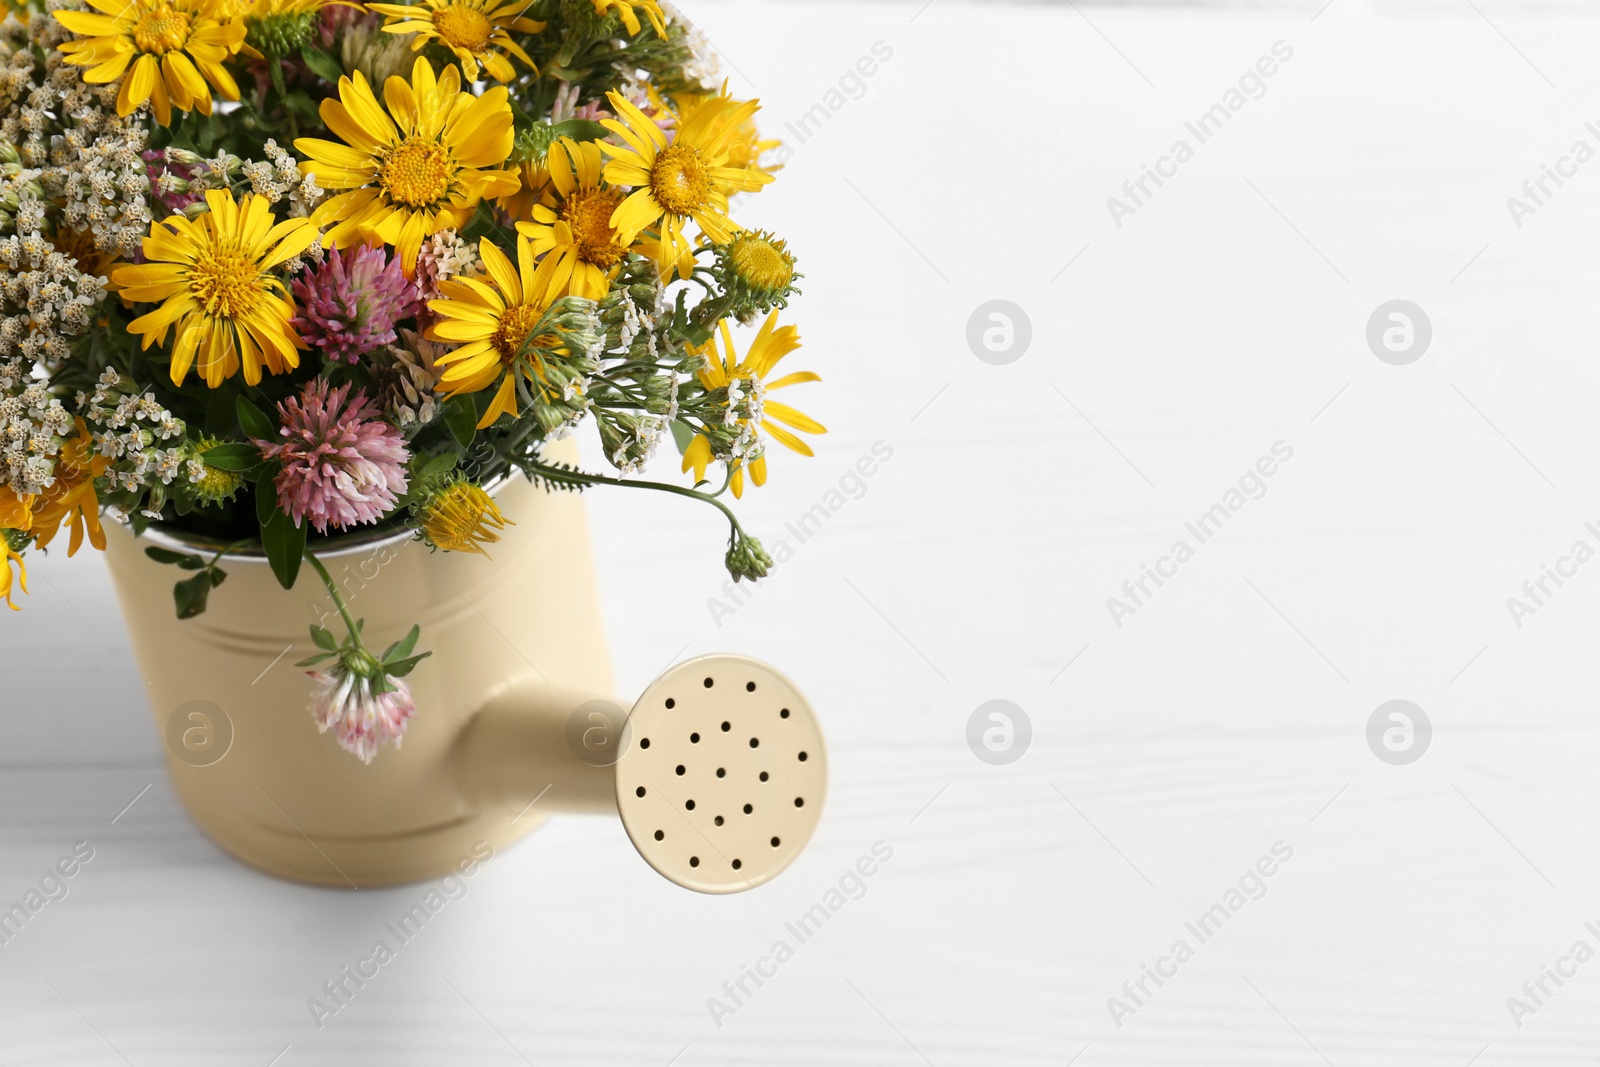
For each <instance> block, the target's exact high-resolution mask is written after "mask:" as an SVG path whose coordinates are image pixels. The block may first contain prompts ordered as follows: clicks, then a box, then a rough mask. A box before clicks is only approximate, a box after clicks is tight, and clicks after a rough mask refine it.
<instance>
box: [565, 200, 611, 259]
mask: <svg viewBox="0 0 1600 1067" xmlns="http://www.w3.org/2000/svg"><path fill="white" fill-rule="evenodd" d="M621 202H622V193H621V192H620V191H619V190H616V189H586V190H581V191H579V192H576V193H573V194H572V195H571V196H569V197H567V199H566V202H565V203H563V204H562V205H561V221H562V222H565V223H566V224H567V225H568V226H570V227H571V228H572V239H573V240H574V241H575V242H577V245H578V258H579V259H581V260H583V261H584V262H585V263H592V264H594V265H595V266H597V267H600V268H602V269H608V268H610V267H614V266H616V264H617V263H618V262H619V261H620V260H621V259H622V256H623V253H624V252H626V251H627V250H626V249H624V248H621V247H619V246H618V245H617V241H616V237H617V231H616V230H615V229H613V228H612V226H611V215H612V213H613V212H614V211H616V210H617V205H618V204H620V203H621Z"/></svg>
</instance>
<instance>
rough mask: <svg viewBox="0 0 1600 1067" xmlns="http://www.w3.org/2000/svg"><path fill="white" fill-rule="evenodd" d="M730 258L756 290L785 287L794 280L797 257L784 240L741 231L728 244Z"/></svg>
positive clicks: (734, 267)
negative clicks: (787, 248) (775, 241)
mask: <svg viewBox="0 0 1600 1067" xmlns="http://www.w3.org/2000/svg"><path fill="white" fill-rule="evenodd" d="M728 258H729V259H730V260H732V261H733V269H734V270H735V271H736V272H738V275H739V277H740V278H743V279H744V280H745V281H746V282H747V283H749V284H750V285H752V286H754V287H756V288H757V289H785V288H788V285H789V283H790V282H791V281H793V280H794V257H792V256H790V255H789V253H788V252H787V251H786V250H785V249H784V247H783V245H782V243H781V242H779V243H776V244H775V243H773V242H772V241H769V240H767V239H766V238H765V237H759V236H757V235H755V234H749V233H747V234H741V235H739V236H738V237H736V238H734V239H733V243H732V244H731V245H730V246H729V248H728Z"/></svg>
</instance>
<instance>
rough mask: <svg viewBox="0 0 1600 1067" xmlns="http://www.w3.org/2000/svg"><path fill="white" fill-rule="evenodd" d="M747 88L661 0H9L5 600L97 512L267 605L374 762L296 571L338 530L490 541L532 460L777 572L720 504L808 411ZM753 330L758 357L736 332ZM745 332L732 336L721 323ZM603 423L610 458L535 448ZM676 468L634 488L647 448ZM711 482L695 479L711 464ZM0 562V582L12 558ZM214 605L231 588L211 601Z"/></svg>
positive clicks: (201, 582) (2, 135)
mask: <svg viewBox="0 0 1600 1067" xmlns="http://www.w3.org/2000/svg"><path fill="white" fill-rule="evenodd" d="M757 106H758V105H757V103H756V102H755V101H740V100H737V99H734V98H733V97H732V96H730V95H729V93H728V92H727V89H726V86H725V85H723V84H720V83H719V82H718V81H717V79H716V77H715V65H714V62H713V60H712V59H711V57H710V55H709V53H708V51H707V49H706V47H705V45H704V42H703V40H702V39H701V37H700V36H699V34H698V33H696V31H695V30H694V29H693V28H692V27H691V26H690V25H689V24H688V23H687V22H686V21H685V20H684V18H683V17H682V15H680V14H679V13H678V12H677V11H675V10H673V9H672V8H671V6H670V5H667V4H663V3H657V2H654V0H639V2H632V3H629V2H624V0H417V2H416V3H414V4H410V5H407V4H400V3H367V4H362V3H354V2H350V0H28V3H27V4H25V5H24V6H22V7H18V8H14V9H11V10H10V11H9V12H8V13H7V14H5V18H4V22H3V23H0V598H4V599H5V601H6V602H7V604H9V605H10V606H11V607H12V608H16V607H18V606H19V605H18V604H17V603H16V602H15V599H14V596H15V595H14V593H13V583H15V585H16V588H17V589H18V590H19V591H20V592H22V593H25V592H26V590H27V569H26V563H27V556H28V555H29V553H31V552H34V551H43V550H45V549H47V548H48V547H50V546H51V545H52V544H55V543H56V539H57V538H58V537H59V536H60V534H61V532H62V531H63V530H66V531H68V545H67V553H68V555H71V554H73V553H75V552H76V551H77V550H78V549H79V548H80V547H81V546H82V544H83V542H84V541H85V540H87V541H88V542H89V543H90V544H91V545H93V546H94V547H96V548H103V547H104V544H105V535H104V531H103V527H102V522H103V521H106V520H110V521H118V522H126V523H127V524H129V525H130V526H131V527H132V528H133V530H134V531H136V532H139V531H143V530H144V529H146V528H147V527H149V526H152V525H155V526H158V527H161V528H164V529H166V530H168V531H172V532H176V533H177V534H178V535H179V536H180V538H182V539H183V540H184V541H185V542H186V543H188V544H193V545H205V546H207V547H212V548H215V550H216V555H215V556H212V557H211V558H209V559H207V558H205V556H202V555H195V554H190V553H185V552H178V551H172V550H168V549H163V548H151V549H148V550H147V551H148V554H149V555H151V557H152V558H154V559H156V560H158V561H160V562H164V563H171V564H173V565H175V566H176V567H177V568H179V569H180V571H187V572H190V574H189V576H188V577H182V576H181V575H180V577H182V580H181V581H178V582H177V584H176V587H175V594H174V597H175V603H176V608H177V611H178V613H179V615H180V616H184V617H188V616H192V615H196V614H199V613H200V612H202V611H204V610H205V606H206V600H207V596H208V594H209V593H210V592H211V590H212V589H213V587H214V586H217V585H219V584H220V583H221V582H222V579H223V577H224V574H223V572H222V570H221V569H220V568H219V566H218V563H219V561H220V560H221V559H222V557H223V556H225V555H226V554H228V553H229V552H240V551H258V552H261V553H263V554H264V555H265V556H266V558H267V559H268V560H269V562H270V563H271V566H272V568H273V570H274V572H275V574H276V575H277V577H278V580H279V581H280V582H281V583H282V585H283V586H284V587H285V588H289V587H291V586H293V584H294V583H295V581H296V580H297V579H298V577H299V576H300V573H301V566H302V563H308V564H309V565H310V568H311V569H312V571H314V572H315V574H316V575H317V576H318V577H319V578H320V579H321V580H322V581H323V583H324V584H326V586H327V588H328V592H329V594H330V596H332V597H333V599H334V602H335V603H336V604H337V605H339V607H340V609H341V616H342V618H343V622H344V628H345V633H344V634H343V636H342V637H336V636H335V635H334V634H333V633H331V632H329V631H327V630H323V629H321V628H319V627H313V629H312V638H313V640H314V641H315V642H316V644H317V645H318V646H319V648H320V649H321V650H322V651H321V654H320V655H318V656H316V657H313V659H312V660H308V661H306V664H305V665H306V666H311V667H316V668H317V670H315V671H313V672H312V676H313V678H314V679H315V683H314V693H313V699H312V708H313V711H314V713H315V714H316V716H317V719H318V722H319V725H320V726H321V727H322V728H323V729H325V730H326V729H332V730H334V731H335V733H336V736H337V737H338V739H339V741H340V743H341V744H343V745H344V746H345V747H346V748H347V749H349V750H351V751H352V752H355V753H356V754H358V755H360V756H361V757H362V758H364V759H367V760H370V759H371V758H372V756H373V754H374V753H375V752H376V750H377V747H378V745H379V744H381V743H383V742H385V741H390V742H393V743H396V744H398V743H399V740H400V736H401V733H402V731H403V730H404V728H405V724H406V721H407V719H409V718H410V717H411V716H412V715H413V714H414V708H413V706H412V702H411V697H410V693H409V690H408V689H407V686H406V682H405V681H404V677H405V675H406V674H407V673H408V672H409V671H410V670H411V668H412V667H413V666H415V664H416V663H417V661H418V660H420V659H421V658H422V655H425V653H418V652H417V651H416V645H417V641H418V636H419V635H418V633H417V631H416V630H415V629H413V630H412V632H411V634H410V635H409V636H408V637H407V638H406V639H405V640H403V641H401V642H399V643H397V644H396V645H395V646H393V647H391V648H389V649H387V650H384V651H382V652H379V651H376V650H373V649H369V648H367V647H366V646H365V645H364V644H363V642H362V638H361V629H360V625H359V623H358V622H356V621H355V620H353V619H351V618H350V616H349V614H348V612H346V611H344V610H343V602H342V601H341V600H340V599H339V591H338V589H337V588H336V587H335V586H334V584H333V582H332V581H331V580H330V579H329V577H328V574H327V572H326V570H325V569H324V568H323V566H322V564H321V563H320V562H318V560H317V551H318V548H319V546H321V545H324V544H326V543H328V539H331V538H335V537H338V536H340V535H341V534H346V533H348V532H350V531H356V530H368V531H369V532H380V533H381V532H383V531H385V530H394V531H404V530H409V531H411V532H412V533H413V534H414V536H415V537H417V538H419V539H421V540H422V541H424V542H426V543H427V544H428V545H429V546H431V547H432V548H435V549H439V550H443V551H451V552H475V553H482V554H487V552H486V547H485V546H491V545H493V544H494V542H495V541H496V540H498V531H501V530H503V529H504V528H505V526H506V524H508V523H513V522H515V516H514V515H506V514H502V513H501V511H500V509H499V508H498V507H497V506H496V503H495V501H494V499H493V496H492V491H493V489H494V487H495V486H496V485H498V484H499V483H500V482H502V481H503V480H504V479H505V478H507V477H509V476H512V475H515V474H520V475H522V476H526V477H529V478H532V479H534V480H536V481H538V482H540V483H542V484H544V485H547V486H549V487H552V488H557V489H581V488H584V487H586V486H590V485H598V484H605V485H619V486H634V487H642V488H649V489H653V490H657V491H665V492H671V493H676V494H678V495H681V496H687V497H692V498H696V499H699V500H702V501H704V502H707V503H710V504H711V505H713V506H715V507H716V508H718V509H720V510H721V512H722V513H723V514H724V515H725V516H726V517H727V519H728V521H729V524H730V535H729V541H728V547H727V552H726V562H727V567H728V570H729V571H730V572H731V573H732V575H733V577H734V578H736V579H750V580H754V579H757V578H759V577H761V576H763V575H764V574H765V573H766V571H767V569H768V567H769V566H770V564H771V560H770V559H769V558H768V557H767V555H766V553H765V552H764V551H763V550H762V547H761V545H760V544H759V543H758V542H757V541H756V539H755V538H753V537H751V536H749V535H748V534H746V533H745V532H744V530H743V529H742V528H741V526H740V525H739V522H738V520H737V518H735V517H734V514H733V512H732V511H731V510H730V509H729V508H728V506H727V504H726V503H725V502H724V500H723V497H724V494H725V493H726V492H727V491H729V490H731V492H732V494H733V496H735V497H738V496H740V495H741V494H742V492H743V490H744V487H745V482H746V480H747V478H748V480H749V481H750V482H753V483H754V484H755V485H758V486H759V485H761V484H763V483H764V482H765V480H766V475H767V465H766V455H765V448H766V444H767V442H768V441H769V440H770V441H777V442H779V443H781V444H783V445H785V446H787V447H788V448H790V449H793V450H795V451H797V452H800V453H802V454H806V455H809V454H810V449H809V447H808V446H807V445H806V444H805V442H804V441H803V440H802V438H801V436H800V435H801V434H816V433H821V432H823V427H822V426H820V425H818V424H817V423H816V422H814V421H813V420H811V419H810V418H808V417H807V416H805V415H803V414H801V413H800V412H799V411H797V410H795V409H794V408H791V407H788V406H786V405H784V404H781V403H779V402H777V401H775V400H769V399H768V398H767V392H768V390H773V389H778V388H782V387H786V386H790V385H796V384H801V383H805V382H810V381H815V380H817V376H816V375H815V374H812V373H810V372H806V371H795V372H786V373H782V374H778V375H775V374H774V371H775V369H776V368H777V365H778V363H779V362H780V361H781V360H782V359H783V358H784V357H785V356H786V355H788V354H789V353H790V352H792V351H793V350H794V349H796V348H797V347H799V343H800V342H799V336H798V333H797V332H796V330H795V328H794V327H793V326H792V325H785V324H780V323H779V321H778V319H779V313H780V310H781V309H783V308H785V307H786V306H787V301H788V299H789V297H790V296H791V295H793V294H794V292H795V291H796V290H795V283H796V281H797V279H798V278H799V275H798V274H797V273H796V270H795V261H794V257H793V255H792V254H791V253H790V251H789V250H788V248H787V246H786V244H785V242H784V241H783V240H781V239H779V238H778V237H777V236H775V235H773V234H771V233H768V232H764V231H753V230H747V229H744V228H742V227H741V226H740V225H739V224H738V223H736V222H735V221H733V219H732V217H731V216H730V213H729V205H730V200H732V199H733V198H736V197H738V196H741V195H744V194H753V193H756V192H758V191H760V190H761V189H762V188H763V187H764V186H765V185H766V184H768V183H769V182H771V181H772V180H773V173H772V172H773V170H775V169H776V168H775V167H774V166H772V165H770V164H764V163H763V159H764V158H765V157H767V156H768V155H769V154H770V153H771V151H772V150H773V149H774V148H775V147H776V146H777V142H774V141H766V140H762V139H761V137H760V134H759V133H758V132H757V127H756V123H755V114H756V111H757ZM735 327H740V328H744V327H748V328H750V330H751V331H753V333H752V335H750V336H747V337H739V334H741V333H743V332H744V331H743V329H741V330H739V331H736V330H735ZM736 338H738V339H736ZM584 424H589V425H592V426H593V429H594V431H595V432H597V433H598V434H599V439H600V442H601V444H602V446H603V452H604V455H605V458H606V460H608V461H609V463H610V464H611V466H612V467H614V468H615V470H614V471H610V472H596V471H586V470H582V469H578V468H574V467H572V466H570V465H566V464H561V463H557V462H554V461H550V460H547V459H546V458H545V457H544V455H543V448H544V444H545V442H547V441H551V440H554V439H557V438H561V437H563V436H566V435H567V434H569V433H571V432H573V431H574V430H576V429H578V428H579V427H580V426H583V425H584ZM667 435H671V436H672V437H673V438H674V439H675V442H676V444H677V446H678V449H679V450H680V451H681V453H682V472H683V473H685V474H692V482H690V481H689V479H687V478H685V479H683V480H682V481H681V482H678V481H646V480H642V479H640V478H638V477H636V475H637V473H638V472H639V470H640V468H641V467H642V466H643V465H644V464H645V463H646V461H647V460H649V459H650V458H651V456H652V455H653V453H654V452H655V451H656V448H657V446H658V444H659V443H660V441H661V439H662V438H663V437H664V436H667ZM712 471H715V472H717V474H716V475H715V476H714V478H715V480H708V472H712ZM13 572H14V573H13ZM219 595H225V594H219Z"/></svg>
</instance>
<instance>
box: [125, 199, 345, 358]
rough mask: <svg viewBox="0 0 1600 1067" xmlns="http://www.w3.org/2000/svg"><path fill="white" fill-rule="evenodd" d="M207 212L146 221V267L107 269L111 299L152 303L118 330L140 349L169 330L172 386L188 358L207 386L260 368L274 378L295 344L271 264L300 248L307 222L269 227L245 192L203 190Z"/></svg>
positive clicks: (265, 207)
mask: <svg viewBox="0 0 1600 1067" xmlns="http://www.w3.org/2000/svg"><path fill="white" fill-rule="evenodd" d="M206 206H207V207H209V208H210V209H211V210H210V211H208V212H206V213H205V214H203V215H201V216H200V217H199V218H197V219H195V220H193V221H190V220H189V219H187V218H185V217H184V216H183V215H170V216H168V217H167V218H166V219H165V220H164V221H162V222H156V223H151V225H150V236H149V237H146V238H145V239H144V255H145V259H146V260H147V262H145V263H141V264H137V265H133V266H126V267H119V268H117V270H116V272H115V273H114V274H113V275H112V280H113V281H114V282H115V283H116V284H117V286H118V288H119V290H120V292H121V295H122V296H123V297H124V298H125V299H127V300H131V301H134V302H139V303H156V302H157V301H161V302H162V303H161V306H160V307H158V308H156V309H155V310H154V311H152V312H150V313H149V314H148V315H144V316H141V317H140V318H137V319H135V320H133V321H132V322H131V323H129V324H128V332H129V333H135V334H143V335H144V344H143V346H142V347H144V348H146V349H148V348H149V347H150V346H151V345H153V344H156V343H157V342H160V343H163V344H164V343H165V342H166V339H167V331H168V330H169V329H171V328H172V327H173V326H174V325H176V326H177V343H176V344H174V345H173V349H172V369H171V374H172V384H173V385H182V384H183V379H184V378H185V377H186V376H187V375H188V373H189V368H190V367H191V366H193V365H194V364H195V362H196V360H197V359H198V362H199V367H198V370H199V373H200V375H201V376H202V377H203V378H205V380H206V384H207V385H209V386H210V387H211V388H213V389H215V388H216V387H217V386H219V385H221V384H222V382H223V380H224V379H226V378H230V377H232V376H233V375H234V373H235V372H236V371H238V369H239V366H240V363H241V361H242V362H243V365H244V380H245V381H246V382H248V383H249V384H251V385H255V384H257V383H258V382H260V381H261V369H262V367H263V366H265V367H266V369H267V370H269V371H271V372H272V373H273V374H282V373H284V372H285V371H287V370H290V369H292V368H294V367H298V366H299V365H300V353H299V351H298V350H299V349H302V348H304V347H305V343H304V342H303V341H301V340H300V338H299V337H298V336H297V335H296V334H295V331H294V328H293V327H292V326H290V325H289V320H290V318H292V317H293V316H294V301H293V299H291V298H290V296H289V294H288V293H287V291H285V289H284V285H283V280H282V279H280V278H279V277H278V276H277V275H275V274H273V273H272V268H274V267H276V266H278V265H279V264H280V263H282V262H284V261H285V260H287V259H290V258H292V257H294V256H297V255H299V254H300V253H301V252H304V251H305V250H306V248H307V247H308V246H310V244H311V242H313V241H315V240H316V239H317V228H316V227H315V226H314V225H312V223H311V221H310V220H309V219H287V220H285V221H283V222H280V223H278V224H277V225H273V218H272V207H271V205H270V204H269V203H268V201H267V200H266V199H265V198H263V197H259V196H256V195H255V194H253V193H246V194H245V195H244V198H243V199H241V200H240V201H239V202H238V203H234V200H233V196H232V194H230V193H229V192H228V191H227V190H225V189H213V190H211V191H210V192H208V193H206Z"/></svg>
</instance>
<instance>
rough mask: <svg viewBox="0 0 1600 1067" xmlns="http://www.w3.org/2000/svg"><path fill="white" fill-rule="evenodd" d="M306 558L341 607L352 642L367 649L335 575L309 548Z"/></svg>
mask: <svg viewBox="0 0 1600 1067" xmlns="http://www.w3.org/2000/svg"><path fill="white" fill-rule="evenodd" d="M305 559H306V562H307V563H309V564H311V566H312V569H314V570H315V571H316V572H317V577H319V578H321V579H322V584H323V585H325V586H327V588H328V596H329V598H331V599H332V600H333V605H334V607H336V608H338V609H339V617H340V618H342V619H343V620H344V625H345V629H346V630H348V631H349V632H350V640H351V642H352V643H353V644H354V645H355V647H356V648H358V649H361V650H362V651H366V648H365V646H363V645H362V644H361V630H360V629H359V628H358V627H357V626H356V622H355V620H354V619H352V618H351V617H350V609H349V608H347V607H345V605H344V597H342V596H340V595H339V589H338V587H337V586H335V585H334V584H333V576H332V575H330V574H329V573H328V568H326V567H324V566H323V565H322V561H321V560H320V559H318V558H317V557H316V555H315V554H314V553H313V552H312V551H311V550H310V549H309V548H308V549H306V550H305Z"/></svg>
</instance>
